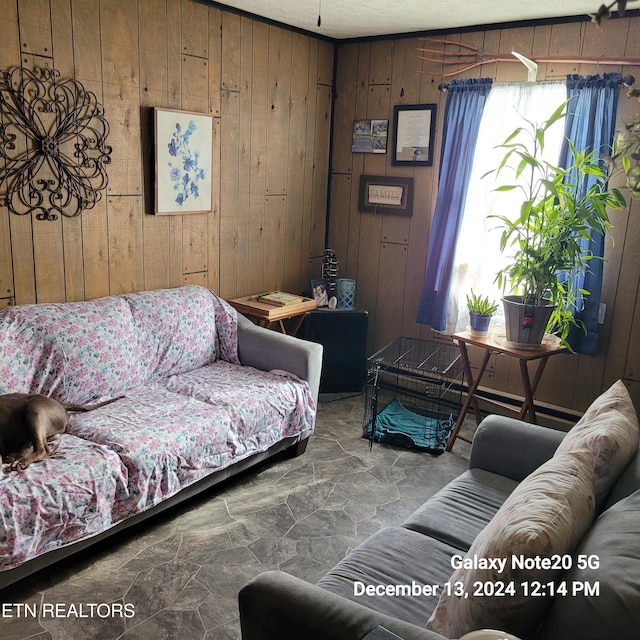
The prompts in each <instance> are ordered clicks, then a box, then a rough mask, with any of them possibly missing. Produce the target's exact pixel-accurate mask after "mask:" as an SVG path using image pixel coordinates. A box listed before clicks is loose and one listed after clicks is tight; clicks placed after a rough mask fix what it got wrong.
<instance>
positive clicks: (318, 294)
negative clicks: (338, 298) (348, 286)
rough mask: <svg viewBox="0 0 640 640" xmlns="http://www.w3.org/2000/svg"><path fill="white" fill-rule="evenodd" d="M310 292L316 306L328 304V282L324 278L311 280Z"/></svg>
mask: <svg viewBox="0 0 640 640" xmlns="http://www.w3.org/2000/svg"><path fill="white" fill-rule="evenodd" d="M311 292H312V293H313V298H314V299H315V301H316V307H327V306H329V284H328V282H327V280H326V279H325V278H318V279H317V280H312V281H311Z"/></svg>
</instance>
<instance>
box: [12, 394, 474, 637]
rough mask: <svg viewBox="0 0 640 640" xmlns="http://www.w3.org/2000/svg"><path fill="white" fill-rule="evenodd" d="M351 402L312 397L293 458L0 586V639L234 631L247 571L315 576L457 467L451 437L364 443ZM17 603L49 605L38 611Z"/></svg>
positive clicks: (463, 462)
mask: <svg viewBox="0 0 640 640" xmlns="http://www.w3.org/2000/svg"><path fill="white" fill-rule="evenodd" d="M363 402H364V398H363V396H362V395H360V396H355V397H354V396H348V397H344V396H336V395H330V396H329V395H326V396H321V402H320V405H319V410H318V419H317V429H316V433H315V434H314V436H313V438H312V440H311V442H310V444H309V447H308V448H307V453H306V454H304V455H303V456H300V457H298V458H295V459H293V460H283V461H279V462H277V463H276V464H271V465H268V466H265V467H263V468H261V469H259V470H257V471H250V472H249V473H247V474H246V475H244V476H242V477H241V478H239V479H234V480H232V481H230V482H229V483H227V484H226V485H224V486H223V487H222V488H218V489H214V490H213V491H211V492H209V493H208V494H206V495H205V496H200V497H198V498H196V499H194V500H193V501H191V502H189V503H188V504H187V505H184V506H180V507H178V508H176V509H174V510H172V511H170V513H169V514H163V515H161V516H159V517H157V518H155V519H154V520H152V521H151V522H149V523H146V524H143V525H142V526H141V527H139V528H136V529H134V530H133V531H129V532H124V533H123V534H121V535H119V536H118V537H116V538H112V539H110V540H107V541H106V542H104V543H103V544H101V545H99V546H97V547H94V548H92V549H89V550H87V551H86V552H84V553H82V554H79V555H78V556H76V557H74V558H73V559H71V560H66V561H63V562H62V563H60V564H59V565H56V566H55V567H52V568H49V569H45V570H43V571H42V572H40V573H39V574H37V575H35V576H33V577H30V578H27V579H25V580H24V581H22V582H21V583H19V584H18V585H15V586H12V587H8V588H7V589H5V590H4V591H0V602H3V603H7V602H8V603H19V604H20V605H21V607H20V608H19V609H17V608H15V607H14V608H13V609H12V611H13V617H8V616H6V615H4V616H1V617H0V638H2V639H3V640H22V639H23V638H33V639H37V640H84V639H94V638H95V639H97V640H98V639H99V640H115V639H118V638H122V639H126V640H133V639H138V640H159V639H162V638H164V639H167V640H194V639H202V640H232V639H233V640H237V639H239V638H240V626H239V622H238V610H237V592H238V590H239V589H240V587H241V586H242V585H243V584H244V583H245V582H246V581H247V580H248V579H250V578H251V577H253V576H255V575H256V574H258V573H260V572H261V571H265V570H267V569H275V568H277V569H281V570H283V571H287V572H289V573H291V574H293V575H296V576H298V577H300V578H303V579H305V580H308V581H310V582H315V581H316V580H318V579H319V578H320V577H321V576H322V575H323V574H324V573H325V572H326V571H327V570H328V569H329V568H331V567H332V566H333V565H334V564H335V563H336V562H337V561H338V560H340V559H341V558H342V557H343V556H344V555H345V554H346V553H347V552H348V551H349V550H350V549H351V548H353V547H354V546H356V545H357V544H358V543H360V542H361V541H362V540H364V539H365V538H366V537H368V536H369V535H370V534H371V533H373V532H374V531H376V530H378V529H380V528H381V527H383V526H385V525H387V524H391V523H398V522H400V521H401V520H402V519H404V518H405V517H406V516H407V515H409V514H410V513H411V512H412V511H413V510H414V509H415V508H417V507H418V506H419V505H420V504H422V503H423V502H424V500H425V499H426V498H428V497H429V496H430V495H432V494H433V493H435V492H436V491H437V490H438V489H439V488H440V487H442V486H443V485H445V484H446V483H447V482H449V480H451V479H452V478H454V477H455V476H457V475H458V474H460V473H461V472H462V471H463V470H464V469H465V468H466V466H467V462H468V453H469V445H467V444H465V443H464V442H462V441H460V440H458V442H457V443H456V445H455V447H454V450H453V452H452V453H444V454H442V455H440V456H431V455H429V454H424V453H418V452H411V451H407V450H404V449H396V448H393V447H389V446H385V445H378V444H376V445H374V446H373V449H372V450H369V444H368V441H366V440H363V439H362V438H361V437H360V434H361V430H362V416H363ZM98 604H99V605H101V606H100V607H96V606H94V607H93V608H91V607H90V605H98ZM26 605H30V607H31V611H32V610H33V609H34V605H36V606H37V611H38V612H43V611H45V610H46V611H48V612H50V613H49V615H47V616H45V617H43V616H40V619H38V617H33V616H32V615H30V610H29V609H27V608H26ZM45 605H47V606H48V609H45ZM56 605H62V608H61V609H53V607H54V606H56ZM81 605H84V607H83V608H81ZM73 606H75V607H76V610H75V611H74V610H73ZM125 607H126V608H125ZM131 611H133V612H135V615H133V616H132V617H128V618H127V617H126V615H127V614H129V612H131ZM18 613H20V615H18ZM0 614H2V609H0ZM53 614H55V615H53ZM77 614H82V615H84V616H86V617H81V616H80V615H77ZM122 614H125V615H122Z"/></svg>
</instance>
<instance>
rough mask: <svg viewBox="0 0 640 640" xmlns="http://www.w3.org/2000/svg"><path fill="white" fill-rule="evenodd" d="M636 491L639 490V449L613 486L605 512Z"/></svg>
mask: <svg viewBox="0 0 640 640" xmlns="http://www.w3.org/2000/svg"><path fill="white" fill-rule="evenodd" d="M638 489H640V449H638V450H636V453H635V455H634V456H633V458H631V462H630V463H629V464H628V465H627V468H626V469H625V470H624V471H623V472H622V473H621V474H620V476H619V477H618V479H617V480H616V483H615V484H614V485H613V489H612V490H611V493H610V494H609V498H608V499H607V502H606V504H605V506H604V508H605V510H606V509H608V508H609V507H610V506H611V505H613V504H615V503H616V502H618V501H619V500H622V499H624V498H626V497H627V496H630V495H631V494H632V493H633V492H634V491H637V490H638Z"/></svg>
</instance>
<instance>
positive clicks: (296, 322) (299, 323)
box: [289, 313, 308, 336]
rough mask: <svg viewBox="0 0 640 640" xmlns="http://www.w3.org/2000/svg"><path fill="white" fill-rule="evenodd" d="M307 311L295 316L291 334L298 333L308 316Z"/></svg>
mask: <svg viewBox="0 0 640 640" xmlns="http://www.w3.org/2000/svg"><path fill="white" fill-rule="evenodd" d="M307 315H308V314H307V313H301V314H299V315H297V316H295V319H294V320H293V321H292V326H291V331H290V333H289V335H290V336H295V335H297V333H298V329H300V327H301V326H302V321H303V320H304V319H305V318H306V317H307Z"/></svg>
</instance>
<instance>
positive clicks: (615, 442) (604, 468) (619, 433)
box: [556, 380, 640, 513]
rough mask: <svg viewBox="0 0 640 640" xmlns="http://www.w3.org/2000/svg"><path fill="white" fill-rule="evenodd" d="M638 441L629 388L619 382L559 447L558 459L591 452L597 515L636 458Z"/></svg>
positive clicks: (598, 399)
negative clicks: (562, 456) (577, 453)
mask: <svg viewBox="0 0 640 640" xmlns="http://www.w3.org/2000/svg"><path fill="white" fill-rule="evenodd" d="M639 439H640V430H639V428H638V416H637V415H636V411H635V409H634V406H633V402H632V401H631V397H630V396H629V392H628V391H627V388H626V387H625V386H624V383H623V382H622V380H618V382H616V383H615V384H614V385H613V386H611V387H610V388H609V389H608V390H607V391H605V392H604V393H603V394H602V395H601V396H600V397H599V398H597V399H596V400H595V401H594V402H593V403H592V404H591V406H590V407H589V408H588V409H587V411H586V412H585V413H584V415H583V416H582V418H580V420H579V421H578V422H577V423H576V424H575V426H574V427H573V428H572V429H571V430H570V431H569V433H568V434H567V435H566V436H565V438H564V440H563V441H562V442H561V443H560V446H559V447H558V449H557V451H556V455H559V454H560V453H566V452H570V451H576V450H579V449H584V448H585V447H586V448H588V449H589V450H590V451H591V454H592V456H593V471H594V481H595V496H596V513H597V512H599V511H600V509H601V507H602V506H603V505H604V503H605V501H606V499H607V496H608V495H609V492H610V491H611V488H612V487H613V485H614V484H615V482H616V480H617V479H618V476H619V475H620V474H621V473H622V472H623V471H624V469H625V467H626V466H627V465H628V464H629V461H630V460H631V458H632V457H633V455H634V454H635V452H636V449H637V447H638V441H639Z"/></svg>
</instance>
